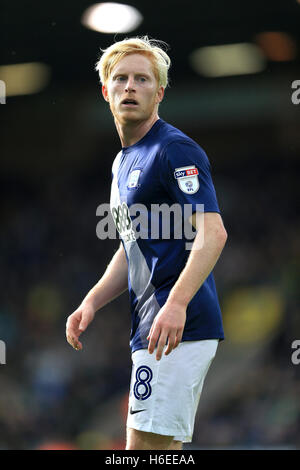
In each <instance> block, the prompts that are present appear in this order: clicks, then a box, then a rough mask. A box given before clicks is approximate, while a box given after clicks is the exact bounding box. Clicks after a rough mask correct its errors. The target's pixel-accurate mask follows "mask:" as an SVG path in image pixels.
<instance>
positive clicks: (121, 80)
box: [117, 76, 125, 82]
mask: <svg viewBox="0 0 300 470" xmlns="http://www.w3.org/2000/svg"><path fill="white" fill-rule="evenodd" d="M117 80H118V81H119V82H123V81H124V80H125V77H121V76H120V77H117Z"/></svg>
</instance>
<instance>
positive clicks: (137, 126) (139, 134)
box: [115, 114, 159, 147]
mask: <svg viewBox="0 0 300 470" xmlns="http://www.w3.org/2000/svg"><path fill="white" fill-rule="evenodd" d="M158 119H159V116H158V114H155V115H154V116H151V118H150V119H148V120H147V121H142V122H131V123H126V124H121V123H120V122H118V121H117V120H115V124H116V128H117V131H118V134H119V137H120V140H121V144H122V147H130V146H131V145H134V144H136V143H137V142H138V141H139V140H141V139H142V138H143V137H144V136H145V135H146V134H147V132H149V130H150V129H151V127H152V126H153V124H154V123H155V122H156V121H157V120H158Z"/></svg>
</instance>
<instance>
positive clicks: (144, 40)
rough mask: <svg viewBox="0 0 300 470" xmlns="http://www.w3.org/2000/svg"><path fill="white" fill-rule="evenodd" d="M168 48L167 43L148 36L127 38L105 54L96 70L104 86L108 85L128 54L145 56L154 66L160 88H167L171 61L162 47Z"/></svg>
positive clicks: (112, 46)
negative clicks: (120, 62) (114, 70)
mask: <svg viewBox="0 0 300 470" xmlns="http://www.w3.org/2000/svg"><path fill="white" fill-rule="evenodd" d="M166 46H168V45H167V44H166V43H165V42H163V41H159V40H157V39H149V38H148V36H143V37H134V38H126V39H123V40H122V41H118V42H116V43H114V44H112V45H111V46H109V47H108V48H107V49H103V50H102V49H101V51H102V52H103V54H102V56H101V58H100V59H99V60H98V62H97V63H96V67H95V69H96V70H97V71H98V73H99V76H100V81H101V83H102V85H106V83H107V81H108V80H109V77H110V74H111V72H112V70H113V68H114V67H115V65H116V64H117V63H118V62H119V61H120V60H121V59H123V57H125V56H126V55H128V54H136V53H138V54H144V55H146V56H147V57H148V58H149V59H150V61H151V62H152V65H153V71H154V74H155V77H156V79H157V82H158V86H159V87H160V86H162V87H163V88H166V87H167V86H168V71H169V68H170V65H171V59H170V57H169V56H168V54H167V53H166V52H165V51H164V50H163V48H162V47H166Z"/></svg>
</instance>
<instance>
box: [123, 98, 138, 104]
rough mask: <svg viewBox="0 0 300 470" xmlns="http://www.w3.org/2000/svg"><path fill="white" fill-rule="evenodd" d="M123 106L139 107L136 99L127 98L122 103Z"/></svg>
mask: <svg viewBox="0 0 300 470" xmlns="http://www.w3.org/2000/svg"><path fill="white" fill-rule="evenodd" d="M121 104H122V105H125V106H137V105H138V102H137V101H136V100H134V99H131V98H126V99H125V100H123V101H122V102H121Z"/></svg>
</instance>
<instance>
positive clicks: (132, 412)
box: [129, 406, 146, 415]
mask: <svg viewBox="0 0 300 470" xmlns="http://www.w3.org/2000/svg"><path fill="white" fill-rule="evenodd" d="M141 411H146V410H133V409H132V406H131V407H130V410H129V413H130V414H131V415H135V413H140V412H141Z"/></svg>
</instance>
